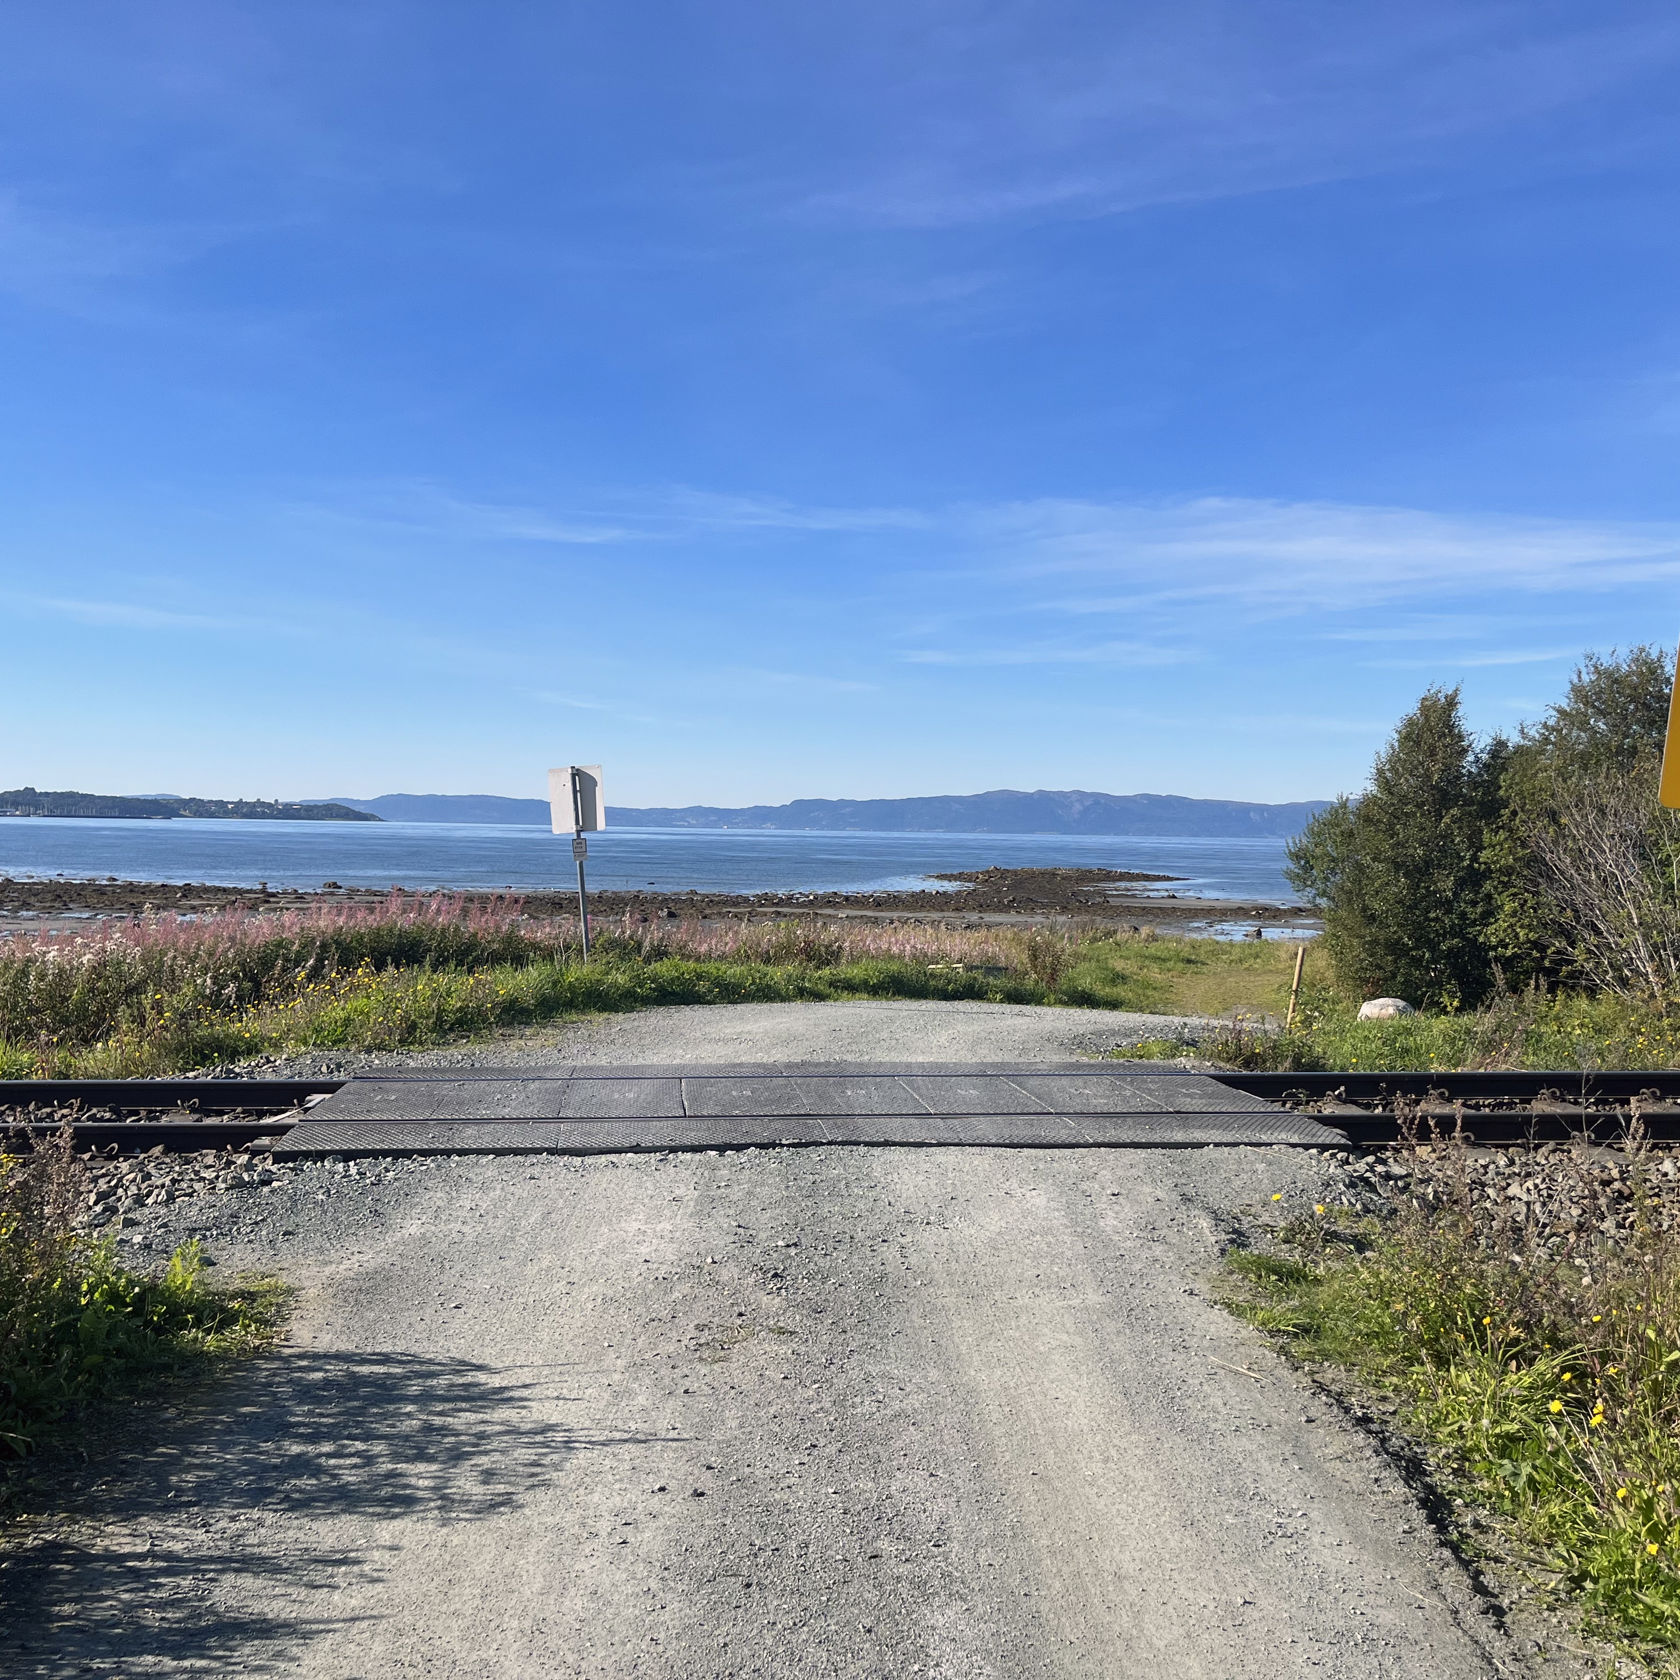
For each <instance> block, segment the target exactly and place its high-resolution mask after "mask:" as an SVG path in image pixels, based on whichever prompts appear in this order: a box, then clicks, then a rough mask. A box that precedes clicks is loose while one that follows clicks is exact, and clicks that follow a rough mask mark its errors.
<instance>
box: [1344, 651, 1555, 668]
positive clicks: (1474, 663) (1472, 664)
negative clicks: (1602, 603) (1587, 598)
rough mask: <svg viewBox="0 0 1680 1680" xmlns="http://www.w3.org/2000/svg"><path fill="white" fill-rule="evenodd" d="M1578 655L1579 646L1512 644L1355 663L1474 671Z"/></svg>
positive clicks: (1537, 662)
mask: <svg viewBox="0 0 1680 1680" xmlns="http://www.w3.org/2000/svg"><path fill="white" fill-rule="evenodd" d="M1580 657H1581V650H1580V649H1579V648H1544V649H1538V650H1534V651H1530V650H1527V649H1523V648H1513V649H1510V650H1504V651H1495V652H1491V653H1452V652H1443V653H1441V654H1439V655H1438V656H1437V657H1436V658H1434V659H1362V660H1360V661H1359V664H1360V665H1361V666H1362V667H1363V668H1364V669H1365V670H1367V671H1440V670H1443V669H1445V670H1454V669H1458V670H1465V671H1476V670H1482V669H1485V668H1488V667H1494V666H1500V665H1555V664H1562V663H1564V662H1565V661H1568V660H1574V659H1579V658H1580Z"/></svg>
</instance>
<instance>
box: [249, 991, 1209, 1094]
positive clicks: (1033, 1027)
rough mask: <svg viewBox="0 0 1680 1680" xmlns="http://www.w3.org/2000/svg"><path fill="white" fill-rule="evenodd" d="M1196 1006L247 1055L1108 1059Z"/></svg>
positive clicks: (728, 1013) (954, 1008)
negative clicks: (1171, 1011) (1176, 1011)
mask: <svg viewBox="0 0 1680 1680" xmlns="http://www.w3.org/2000/svg"><path fill="white" fill-rule="evenodd" d="M1217 1025H1218V1023H1217V1022H1215V1021H1211V1020H1208V1019H1206V1018H1205V1017H1203V1016H1198V1015H1139V1014H1134V1013H1131V1012H1129V1011H1126V1010H1120V1009H1053V1008H1045V1007H1043V1006H1040V1005H1035V1004H1013V1003H944V1002H934V1001H920V1000H916V999H904V1000H895V1001H891V1002H874V1001H864V1000H858V1001H852V1002H845V1003H741V1004H729V1005H726V1006H721V1007H720V1006H718V1005H715V1004H682V1005H678V1006H675V1007H671V1008H665V1009H644V1010H638V1011H636V1012H634V1013H632V1014H626V1015H599V1016H594V1017H591V1018H589V1019H587V1020H581V1021H562V1022H558V1023H556V1024H555V1025H553V1026H547V1027H541V1028H536V1029H533V1030H529V1031H524V1032H516V1033H506V1034H501V1035H498V1036H496V1037H494V1038H489V1039H482V1040H478V1041H476V1042H474V1043H471V1044H459V1045H449V1046H446V1047H444V1048H442V1049H437V1050H423V1051H414V1052H394V1053H386V1054H380V1053H378V1052H374V1053H367V1052H341V1053H332V1052H319V1051H318V1052H314V1053H311V1054H309V1055H303V1056H290V1057H284V1058H279V1057H264V1058H262V1059H261V1060H259V1061H254V1062H249V1063H244V1064H241V1066H242V1068H243V1069H244V1070H246V1071H250V1072H253V1073H255V1072H261V1073H263V1074H264V1075H265V1076H269V1077H273V1078H281V1079H307V1078H311V1077H315V1076H321V1077H327V1078H330V1077H332V1076H334V1075H337V1074H342V1073H353V1072H355V1071H357V1070H358V1069H363V1068H366V1069H375V1068H389V1067H396V1066H401V1067H440V1068H441V1067H522V1066H546V1065H551V1064H554V1063H577V1064H584V1065H591V1066H598V1065H601V1064H610V1063H636V1062H643V1063H646V1062H778V1061H779V1062H788V1061H808V1062H918V1061H919V1062H960V1061H976V1062H1014V1061H1023V1062H1025V1061H1040V1060H1042V1061H1069V1060H1077V1059H1078V1058H1080V1057H1083V1056H1101V1055H1104V1054H1105V1053H1106V1052H1108V1051H1110V1050H1115V1049H1124V1048H1125V1047H1127V1046H1128V1045H1133V1044H1137V1043H1140V1042H1141V1041H1142V1040H1144V1039H1160V1038H1166V1039H1184V1040H1186V1041H1189V1040H1193V1039H1194V1038H1196V1037H1197V1036H1198V1035H1201V1034H1204V1033H1206V1032H1208V1031H1210V1030H1212V1029H1213V1028H1214V1027H1216V1026H1217Z"/></svg>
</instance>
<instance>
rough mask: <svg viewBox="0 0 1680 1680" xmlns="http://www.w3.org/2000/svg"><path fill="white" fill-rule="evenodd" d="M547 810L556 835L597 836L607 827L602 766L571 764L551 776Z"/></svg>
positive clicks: (552, 771)
mask: <svg viewBox="0 0 1680 1680" xmlns="http://www.w3.org/2000/svg"><path fill="white" fill-rule="evenodd" d="M548 807H549V811H550V813H551V817H552V821H553V829H554V832H555V833H556V834H574V833H575V834H583V833H591V834H592V833H594V832H595V830H596V829H600V828H605V827H606V826H607V806H606V801H605V800H604V799H603V798H602V797H601V766H600V765H599V764H568V765H567V766H566V767H565V769H563V770H550V771H549V773H548Z"/></svg>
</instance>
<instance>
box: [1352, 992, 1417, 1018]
mask: <svg viewBox="0 0 1680 1680" xmlns="http://www.w3.org/2000/svg"><path fill="white" fill-rule="evenodd" d="M1415 1014H1417V1011H1416V1010H1415V1009H1413V1008H1412V1006H1411V1005H1410V1004H1409V1003H1407V1002H1406V1000H1405V999H1404V998H1368V999H1367V1000H1366V1001H1365V1002H1364V1003H1362V1004H1360V1006H1359V1019H1360V1020H1361V1021H1398V1020H1399V1019H1400V1017H1401V1016H1402V1015H1415Z"/></svg>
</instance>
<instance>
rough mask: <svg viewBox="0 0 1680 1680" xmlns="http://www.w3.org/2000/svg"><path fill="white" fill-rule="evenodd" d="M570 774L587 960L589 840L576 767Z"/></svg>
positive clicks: (580, 918) (574, 848)
mask: <svg viewBox="0 0 1680 1680" xmlns="http://www.w3.org/2000/svg"><path fill="white" fill-rule="evenodd" d="M571 775H572V856H573V857H575V858H576V859H577V866H578V925H579V926H580V927H581V928H582V929H583V960H584V961H585V962H588V961H589V885H588V883H587V882H586V881H585V880H584V878H583V860H584V859H585V858H586V857H587V856H588V855H589V842H588V841H587V840H585V839H584V837H583V787H582V785H581V784H580V782H579V780H578V768H577V766H576V765H575V764H574V765H572V766H571Z"/></svg>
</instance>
